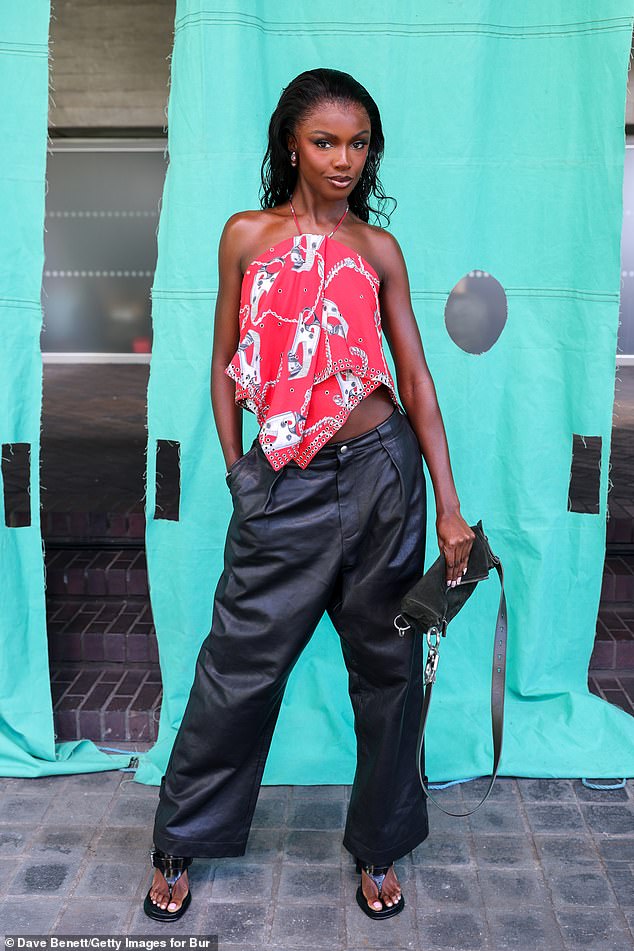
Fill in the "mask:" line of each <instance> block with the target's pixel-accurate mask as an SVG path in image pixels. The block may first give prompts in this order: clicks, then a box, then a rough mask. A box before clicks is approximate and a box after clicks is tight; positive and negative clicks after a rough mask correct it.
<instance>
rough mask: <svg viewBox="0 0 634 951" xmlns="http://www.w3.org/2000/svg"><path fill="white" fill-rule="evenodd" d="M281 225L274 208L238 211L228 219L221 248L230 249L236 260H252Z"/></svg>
mask: <svg viewBox="0 0 634 951" xmlns="http://www.w3.org/2000/svg"><path fill="white" fill-rule="evenodd" d="M279 225H280V214H279V212H277V211H276V209H274V208H264V209H255V210H254V209H248V210H246V211H236V212H234V214H232V215H230V216H229V218H227V220H226V222H225V224H224V227H223V229H222V234H221V236H220V242H221V246H223V247H225V248H227V249H230V253H231V255H232V256H234V257H235V258H240V259H243V260H249V261H250V260H251V258H252V257H253V256H254V253H253V249H255V250H256V251H257V250H258V249H259V248H261V247H262V246H263V245H264V244H267V243H268V241H269V236H270V234H271V233H272V232H274V231H275V229H276V228H279Z"/></svg>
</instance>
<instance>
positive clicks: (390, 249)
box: [376, 231, 475, 585]
mask: <svg viewBox="0 0 634 951" xmlns="http://www.w3.org/2000/svg"><path fill="white" fill-rule="evenodd" d="M378 245H380V249H379V247H378ZM376 258H377V259H378V260H379V261H381V264H382V265H383V274H382V276H381V289H380V292H379V300H380V304H381V326H382V329H383V334H384V336H385V339H386V340H387V342H388V344H389V347H390V351H391V353H392V357H393V358H394V366H395V369H396V383H397V386H398V392H399V396H400V400H401V403H402V404H403V408H404V409H405V411H406V413H407V416H408V418H409V421H410V423H411V424H412V428H413V429H414V431H415V433H416V436H417V438H418V442H419V444H420V447H421V450H422V454H423V456H424V458H425V463H426V465H427V468H428V469H429V475H430V477H431V480H432V483H433V486H434V495H435V498H436V534H437V536H438V546H439V548H440V551H441V552H442V554H443V555H444V556H445V561H446V564H447V575H446V581H447V584H451V585H455V584H458V583H459V581H460V579H461V577H462V575H463V574H464V573H465V571H466V570H467V561H468V559H469V553H470V551H471V546H472V545H473V540H474V538H475V535H474V533H473V531H472V530H471V528H470V527H469V525H468V524H467V523H466V522H465V520H464V518H463V517H462V515H461V514H460V502H459V500H458V494H457V492H456V486H455V484H454V480H453V475H452V472H451V463H450V460H449V447H448V445H447V435H446V433H445V427H444V424H443V421H442V416H441V414H440V407H439V405H438V398H437V396H436V388H435V386H434V381H433V380H432V377H431V373H430V372H429V367H428V366H427V361H426V360H425V354H424V352H423V343H422V340H421V337H420V333H419V330H418V324H417V323H416V317H415V316H414V312H413V310H412V304H411V297H410V286H409V278H408V275H407V267H406V265H405V260H404V258H403V253H402V251H401V248H400V246H399V244H398V241H397V240H396V238H394V236H393V235H392V234H390V232H388V231H383V232H382V234H381V237H380V241H377V254H376Z"/></svg>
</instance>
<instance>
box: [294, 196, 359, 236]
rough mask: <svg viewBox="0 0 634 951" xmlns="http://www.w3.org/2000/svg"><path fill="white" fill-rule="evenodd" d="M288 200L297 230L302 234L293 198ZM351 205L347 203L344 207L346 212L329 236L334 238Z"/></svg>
mask: <svg viewBox="0 0 634 951" xmlns="http://www.w3.org/2000/svg"><path fill="white" fill-rule="evenodd" d="M288 202H289V204H290V206H291V211H292V212H293V218H294V219H295V225H296V226H297V230H298V232H299V234H300V235H301V234H302V230H301V228H300V227H299V221H298V220H297V215H296V214H295V209H294V208H293V202H292V200H291V199H290V198H289V199H288ZM349 207H350V206H349V205H346V207H345V209H344V212H343V214H342V216H341V218H340V219H339V221H338V222H337V224H336V225H335V226H334V228H333V229H332V231H331V232H330V234H329V235H328V237H329V238H332V236H333V234H334V233H335V231H336V230H337V228H338V227H339V225H340V224H341V222H342V221H343V219H344V218H345V217H346V215H347V214H348V209H349Z"/></svg>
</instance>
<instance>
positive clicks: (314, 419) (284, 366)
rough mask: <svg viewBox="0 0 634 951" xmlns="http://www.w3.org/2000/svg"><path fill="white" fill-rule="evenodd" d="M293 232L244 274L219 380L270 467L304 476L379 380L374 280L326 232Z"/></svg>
mask: <svg viewBox="0 0 634 951" xmlns="http://www.w3.org/2000/svg"><path fill="white" fill-rule="evenodd" d="M291 210H292V211H293V217H294V219H295V224H296V226H297V230H298V232H299V234H297V235H294V236H291V237H290V238H285V239H284V240H282V241H280V242H278V244H276V245H274V246H273V247H271V248H269V249H268V253H266V252H265V253H263V254H262V255H260V257H259V258H257V259H256V260H255V261H252V262H251V264H250V265H249V267H248V268H247V270H246V272H245V274H244V278H243V281H242V290H241V295H240V316H239V319H240V335H239V343H238V349H237V350H236V352H235V354H234V356H233V358H232V360H231V362H230V363H229V365H228V366H227V367H226V368H225V371H224V372H225V373H226V374H227V375H228V376H230V377H231V378H232V379H233V380H235V383H236V393H235V401H236V403H237V404H238V405H239V406H242V407H243V408H244V409H248V410H251V411H252V412H253V413H255V415H256V417H257V420H258V425H259V427H260V432H259V434H258V440H259V442H260V445H261V446H262V449H263V450H264V453H265V454H266V457H267V459H268V461H269V462H270V463H271V465H272V466H273V468H274V469H281V468H282V466H284V465H285V464H286V463H287V462H289V461H290V460H291V459H293V460H295V462H296V463H297V464H298V465H299V466H301V468H302V469H305V468H306V466H307V465H308V464H309V462H310V460H311V459H312V457H313V456H314V455H315V453H317V452H318V451H319V450H320V449H321V447H322V446H323V445H324V443H325V442H326V441H327V440H328V439H329V438H330V437H331V436H333V435H334V433H336V431H337V430H338V429H339V428H340V427H341V426H342V425H343V423H344V422H345V421H346V419H347V418H348V416H349V414H350V411H351V410H352V409H353V408H354V407H355V406H356V405H357V403H359V402H360V401H361V400H362V399H363V398H364V397H365V396H368V394H370V393H371V392H372V391H373V390H375V389H376V388H377V387H379V386H380V385H381V384H382V383H384V384H385V385H386V386H387V388H388V390H389V392H390V395H391V397H392V400H393V401H394V403H395V405H396V406H399V405H400V404H399V402H398V399H397V397H396V392H395V386H394V381H393V379H392V375H391V373H390V371H389V368H388V366H387V363H386V361H385V356H384V353H383V345H382V333H381V315H380V308H379V297H378V291H379V287H380V283H381V282H380V279H379V276H378V274H377V273H376V271H375V270H374V268H373V267H372V265H370V264H369V263H368V262H367V261H366V260H364V258H362V257H361V255H360V254H359V253H358V252H357V251H353V250H352V248H349V247H348V246H347V245H345V244H342V243H341V242H340V241H337V240H336V239H335V238H333V237H332V235H333V234H334V233H335V231H336V230H337V228H338V227H339V225H340V224H341V222H342V221H343V219H344V217H345V215H346V213H347V211H348V208H347V207H346V210H345V211H344V213H343V215H342V216H341V218H340V219H339V222H338V223H337V225H336V226H335V228H334V229H333V231H331V232H330V234H327V235H324V234H302V232H301V230H300V227H299V223H298V221H297V216H296V215H295V210H294V209H293V208H292V206H291Z"/></svg>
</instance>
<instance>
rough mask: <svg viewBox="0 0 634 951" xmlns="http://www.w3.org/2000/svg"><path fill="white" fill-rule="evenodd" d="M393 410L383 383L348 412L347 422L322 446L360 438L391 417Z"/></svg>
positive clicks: (392, 403) (392, 402)
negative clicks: (356, 437) (355, 437)
mask: <svg viewBox="0 0 634 951" xmlns="http://www.w3.org/2000/svg"><path fill="white" fill-rule="evenodd" d="M393 409H394V401H393V399H392V397H391V396H390V393H389V390H388V388H387V386H385V384H384V383H382V384H381V385H380V386H377V388H376V390H372V392H371V393H370V395H369V396H366V397H364V399H362V400H361V402H360V403H357V405H356V406H355V407H354V409H353V410H352V411H351V412H350V415H349V416H348V418H347V420H346V421H345V423H344V424H343V426H340V427H339V429H338V430H337V432H336V433H335V434H334V437H336V438H334V437H331V438H330V439H326V440H325V443H324V445H327V444H328V443H337V442H345V441H346V439H352V438H353V437H354V436H361V435H362V434H363V433H367V432H368V430H370V429H374V427H375V426H378V425H379V423H382V422H383V421H384V420H386V419H387V418H388V416H390V415H391V413H392V410H393Z"/></svg>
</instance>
